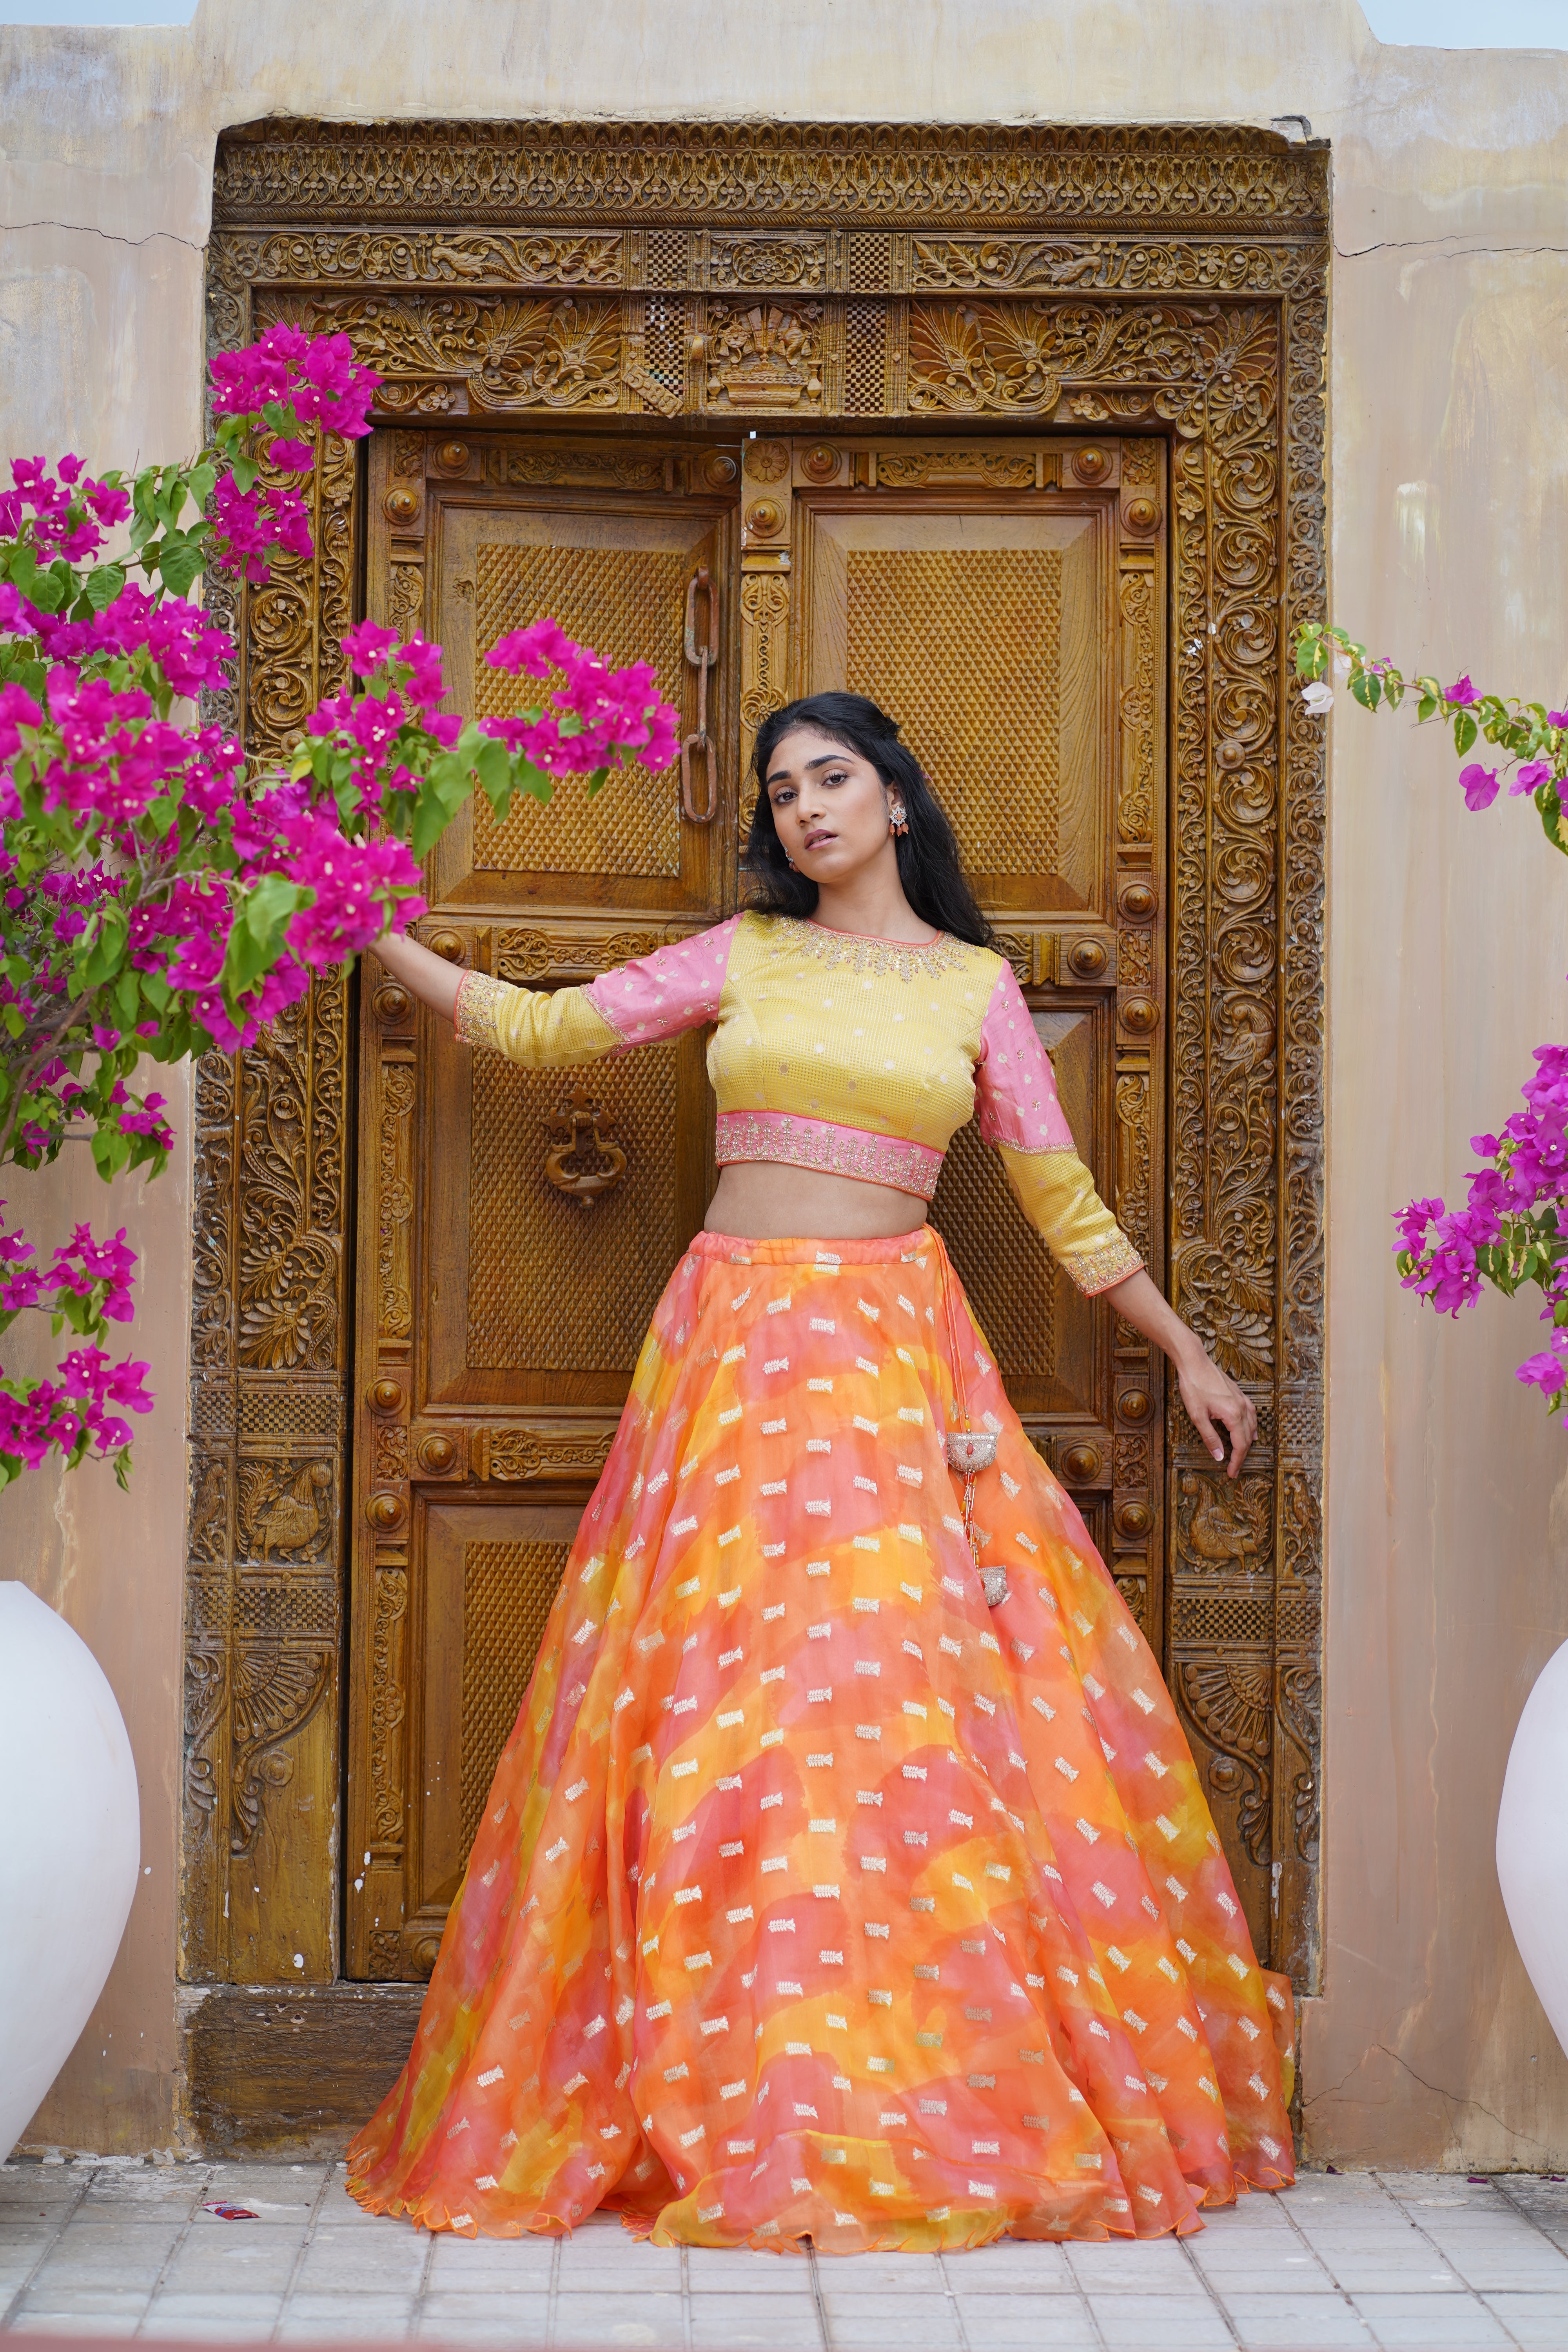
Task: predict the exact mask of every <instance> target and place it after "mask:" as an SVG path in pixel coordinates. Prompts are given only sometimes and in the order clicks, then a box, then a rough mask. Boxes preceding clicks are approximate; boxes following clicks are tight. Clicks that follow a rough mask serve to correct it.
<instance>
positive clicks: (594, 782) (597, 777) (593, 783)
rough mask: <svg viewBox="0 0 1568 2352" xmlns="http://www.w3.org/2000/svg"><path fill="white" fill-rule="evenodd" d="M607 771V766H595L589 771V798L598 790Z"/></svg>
mask: <svg viewBox="0 0 1568 2352" xmlns="http://www.w3.org/2000/svg"><path fill="white" fill-rule="evenodd" d="M608 774H609V770H608V768H595V769H593V770H592V771H591V772H590V773H589V776H588V797H589V799H590V800H592V799H593V797H594V794H595V793H596V792H597V791H598V790H599V787H600V786H601V785H602V784H603V782H604V781H605V777H606V776H607V775H608Z"/></svg>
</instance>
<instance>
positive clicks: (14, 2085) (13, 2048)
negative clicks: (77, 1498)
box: [0, 1583, 142, 2161]
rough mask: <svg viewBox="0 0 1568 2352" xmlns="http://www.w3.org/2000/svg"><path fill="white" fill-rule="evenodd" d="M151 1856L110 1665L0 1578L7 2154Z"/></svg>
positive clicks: (70, 2038)
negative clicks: (107, 1673) (145, 1854)
mask: <svg viewBox="0 0 1568 2352" xmlns="http://www.w3.org/2000/svg"><path fill="white" fill-rule="evenodd" d="M141 1861H142V1829H141V1817H140V1810H139V1807H138V1804H137V1800H136V1765H135V1760H134V1759H133V1758H132V1753H131V1742H130V1740H129V1739H128V1738H126V1734H125V1725H124V1722H123V1720H122V1719H121V1713H120V1709H119V1707H118V1706H116V1705H115V1701H114V1693H113V1692H112V1691H111V1690H110V1687H109V1685H108V1683H107V1681H106V1680H105V1679H104V1675H103V1671H102V1668H101V1667H100V1665H99V1663H98V1660H97V1659H96V1658H95V1657H94V1656H93V1654H92V1652H91V1651H90V1650H89V1648H88V1646H87V1644H86V1643H85V1642H83V1641H80V1640H79V1638H78V1636H77V1635H76V1634H75V1633H72V1632H71V1629H70V1627H69V1626H68V1624H67V1623H66V1622H65V1620H64V1618H63V1617H58V1616H57V1615H56V1614H55V1612H54V1611H53V1610H52V1609H48V1608H46V1607H45V1605H44V1603H43V1602H42V1601H39V1600H37V1598H36V1597H35V1595H34V1594H32V1593H31V1592H29V1591H27V1589H26V1585H22V1584H12V1583H0V2161H3V2160H4V2158H5V2157H7V2156H9V2154H10V2153H11V2150H12V2148H13V2147H15V2146H16V2140H17V2138H18V2137H19V2135H20V2134H21V2132H22V2131H23V2130H24V2129H25V2128H26V2125H27V2123H28V2121H29V2119H30V2118H31V2116H33V2115H34V2113H35V2112H36V2110H37V2107H38V2105H39V2104H40V2102H41V2101H42V2099H43V2096H44V2094H45V2092H46V2091H47V2089H48V2087H49V2085H50V2084H51V2083H52V2082H53V2081H54V2079H55V2076H56V2075H57V2074H58V2073H59V2071H60V2068H61V2067H62V2066H63V2065H64V2064H65V2062H66V2060H67V2058H68V2056H69V2055H70V2053H71V2049H72V2047H73V2045H74V2044H75V2042H76V2039H77V2036H78V2035H79V2033H80V2032H81V2030H82V2027H83V2026H84V2025H85V2024H86V2023H87V2021H88V2019H89V2017H90V2015H91V2014H92V2008H93V2003H94V2002H95V2001H96V2000H97V1999H98V1996H99V1994H100V1992H101V1991H102V1990H103V1987H104V1984H105V1981H106V1980H107V1979H108V1976H109V1971H110V1967H111V1966H112V1964H113V1960H114V1955H115V1953H116V1952H117V1951H118V1949H119V1948H120V1938H121V1935H122V1934H123V1932H124V1928H125V1922H126V1919H127V1917H128V1916H129V1914H130V1910H131V1898H132V1895H134V1894H135V1892H136V1876H137V1872H138V1870H139V1868H140V1866H141Z"/></svg>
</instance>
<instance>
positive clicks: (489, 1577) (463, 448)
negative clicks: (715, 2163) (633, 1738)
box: [347, 432, 740, 1978]
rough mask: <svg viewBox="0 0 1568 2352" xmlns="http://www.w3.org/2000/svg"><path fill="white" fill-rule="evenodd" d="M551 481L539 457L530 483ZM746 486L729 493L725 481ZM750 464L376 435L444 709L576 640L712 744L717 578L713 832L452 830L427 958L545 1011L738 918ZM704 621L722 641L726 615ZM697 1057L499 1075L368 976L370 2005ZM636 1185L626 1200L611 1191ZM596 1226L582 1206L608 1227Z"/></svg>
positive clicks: (383, 499)
mask: <svg viewBox="0 0 1568 2352" xmlns="http://www.w3.org/2000/svg"><path fill="white" fill-rule="evenodd" d="M524 457H526V462H524ZM726 466H727V467H728V468H729V473H728V477H727V478H728V480H730V481H731V482H734V481H736V480H737V479H738V477H739V471H740V464H739V452H738V451H737V452H736V453H735V455H734V456H733V457H726V456H725V455H724V453H722V452H715V451H711V450H710V451H708V452H707V453H706V454H705V453H704V452H703V451H701V450H693V449H691V448H689V447H685V448H673V449H672V448H670V447H667V446H658V445H651V446H647V447H645V446H643V445H640V444H619V443H618V444H616V445H615V447H614V449H613V450H607V449H606V448H605V446H604V445H598V446H594V445H592V444H588V443H585V442H583V441H578V440H573V439H570V438H567V437H563V438H562V439H561V440H560V441H558V442H547V441H543V440H539V441H532V442H531V443H530V444H529V446H528V448H527V451H526V453H520V452H518V451H517V450H516V448H515V447H511V446H508V445H507V444H505V443H502V442H499V441H486V440H476V441H474V442H471V443H468V442H456V441H452V440H450V439H447V438H442V437H438V436H435V435H429V436H420V435H415V434H409V433H404V432H399V433H397V434H395V435H392V436H376V439H375V441H374V443H373V446H372V451H371V484H372V495H371V512H372V515H373V517H374V519H375V521H374V532H373V540H372V546H371V554H370V580H369V590H370V593H369V597H368V603H369V605H370V609H371V612H372V614H373V616H374V617H376V618H385V619H388V620H394V619H395V620H397V621H398V622H400V623H401V625H403V626H404V627H405V629H407V628H411V627H412V626H413V625H416V622H417V623H419V624H420V625H423V626H424V627H425V629H426V634H427V635H430V636H432V637H433V638H435V639H437V641H438V642H439V643H440V644H441V645H442V646H443V648H444V650H445V656H446V666H447V680H448V684H449V687H450V689H451V690H450V695H449V698H448V702H449V707H450V708H452V709H460V710H462V711H464V712H466V713H470V714H475V715H480V716H483V715H489V714H495V713H500V712H513V711H516V710H519V709H523V708H525V707H527V705H529V704H530V703H532V702H534V701H537V700H538V699H539V698H540V697H541V696H542V694H544V693H547V692H548V691H549V690H550V688H551V683H552V682H551V681H550V680H548V679H547V680H544V681H535V680H532V679H521V680H518V679H511V678H508V677H505V676H504V675H502V674H501V673H500V672H498V671H495V670H492V669H490V668H489V667H488V666H487V665H486V663H485V661H484V659H483V656H484V654H485V653H486V651H487V650H488V649H489V647H490V646H493V645H494V644H495V642H496V640H497V638H498V637H500V636H501V635H505V634H506V633H507V632H508V631H509V630H511V629H514V628H520V627H523V626H526V625H527V624H528V623H529V622H531V621H532V620H534V619H536V618H537V617H538V616H539V614H541V613H546V612H548V613H552V614H553V615H554V617H555V618H556V619H557V620H559V621H560V622H561V624H562V625H563V627H564V628H565V629H566V631H567V633H568V634H569V635H573V636H575V637H577V638H579V639H580V640H582V641H585V642H587V643H590V644H592V645H594V646H596V647H597V648H598V650H599V651H600V652H601V653H603V654H605V656H606V657H607V658H609V659H610V660H612V661H613V662H616V663H617V664H620V663H626V662H629V661H633V660H637V659H645V660H650V661H652V662H653V663H655V665H656V666H657V667H658V673H659V685H660V688H661V690H662V691H663V692H664V694H665V696H666V698H668V699H669V700H671V701H674V702H675V703H677V705H678V706H679V709H681V712H682V721H683V729H684V730H685V731H688V732H689V730H691V729H692V728H693V727H694V726H695V725H696V723H697V686H696V673H695V671H694V669H693V668H692V667H691V666H690V665H689V664H688V663H687V661H686V659H685V655H684V621H685V608H686V596H687V586H688V583H689V581H690V580H691V578H692V577H693V575H694V574H695V573H696V572H697V571H698V570H699V568H700V567H705V568H706V569H707V571H708V573H709V577H710V580H712V581H714V582H715V583H717V587H718V597H719V610H720V620H721V625H720V630H719V635H720V659H719V664H718V668H717V672H716V674H715V676H714V677H713V678H712V679H711V680H710V688H709V698H708V718H709V728H710V736H711V738H712V740H713V743H714V751H715V761H716V771H717V773H718V775H719V777H720V779H721V784H722V787H723V789H722V791H721V795H720V803H719V808H718V812H717V815H716V818H715V821H714V823H713V824H710V825H703V824H693V823H692V822H690V821H689V819H688V818H687V817H686V816H684V815H683V814H682V812H681V806H680V799H679V775H678V773H676V772H666V773H665V774H663V775H657V776H656V775H650V774H648V773H647V772H646V771H644V770H642V769H640V768H635V767H634V768H631V769H626V770H617V771H616V772H615V773H614V774H613V775H612V777H611V778H610V780H609V782H607V783H606V784H605V787H604V789H603V791H602V792H601V793H599V794H598V795H596V796H595V797H593V798H590V796H589V795H588V793H587V792H586V790H585V788H584V784H583V783H582V782H577V781H573V782H568V783H566V784H564V785H562V786H560V787H559V788H558V789H557V792H556V794H555V796H554V798H553V799H552V802H551V803H550V804H549V805H548V807H544V808H541V807H540V806H539V805H538V804H537V803H534V802H533V801H531V800H527V799H524V800H522V801H521V802H520V803H517V804H516V805H514V807H513V809H512V811H511V812H510V814H509V815H508V817H507V819H506V821H505V822H504V823H502V824H498V823H497V822H496V821H495V819H494V818H493V816H492V815H491V814H490V813H489V810H488V808H480V809H478V810H471V811H470V812H469V813H468V814H467V815H466V816H465V818H464V819H463V820H462V821H461V822H460V823H459V824H456V825H454V826H452V827H451V828H450V830H449V832H448V835H447V837H446V838H445V839H444V840H443V842H442V843H441V845H439V847H438V848H437V852H436V854H435V855H434V856H433V857H432V859H431V860H430V865H429V869H428V882H427V895H428V898H429V900H430V911H429V914H428V916H427V917H426V919H425V921H424V922H423V923H422V925H421V926H420V930H421V936H422V937H424V938H425V939H426V940H427V941H428V942H429V943H430V944H432V945H433V946H435V948H436V949H437V952H439V953H440V954H443V955H445V956H447V957H448V958H449V959H450V960H451V961H453V962H455V963H458V964H464V965H468V966H469V967H471V968H472V969H474V970H476V971H486V972H489V973H493V974H495V975H497V976H498V977H500V978H502V979H506V980H511V981H515V982H520V983H521V984H522V985H525V986H529V987H536V988H537V987H542V988H550V987H555V986H561V985H567V984H572V983H574V982H583V981H586V980H589V979H591V978H592V977H593V976H594V974H595V972H597V971H606V970H608V969H609V968H610V967H611V966H612V965H614V964H616V963H618V962H622V961H625V960H626V958H627V957H628V956H634V955H638V954H646V953H647V951H648V950H650V949H652V948H654V947H656V946H658V944H659V943H660V942H661V941H662V940H665V939H668V938H679V937H681V936H683V935H686V934H688V933H689V932H691V931H693V930H695V929H699V928H700V927H701V926H702V925H704V924H706V923H709V922H711V921H713V920H714V919H716V918H718V917H720V916H721V915H722V914H724V913H726V912H728V911H729V907H730V905H731V903H732V900H733V895H734V846H735V832H736V804H735V800H736V796H735V767H734V759H733V751H734V744H733V734H734V725H735V720H734V703H735V699H736V697H735V690H734V679H735V667H736V665H735V642H736V635H735V629H734V613H733V604H732V600H730V599H728V598H727V597H726V595H725V593H724V592H725V571H724V567H725V565H726V563H731V564H732V562H733V559H734V553H735V543H736V539H737V532H736V528H735V518H734V499H733V497H732V496H731V497H729V498H727V497H726V496H725V494H724V482H725V479H726V476H725V472H724V468H725V467H726ZM706 618H707V615H706V613H705V612H704V613H703V614H700V625H701V624H702V623H704V622H705V621H706ZM703 1046H704V1039H703V1038H702V1036H701V1035H700V1034H693V1035H691V1036H689V1037H685V1038H680V1039H677V1040H674V1041H671V1042H669V1043H668V1044H665V1045H656V1046H653V1047H650V1048H648V1049H647V1051H645V1052H642V1053H639V1054H637V1055H628V1056H626V1057H625V1058H617V1059H616V1060H613V1061H610V1062H605V1063H595V1064H593V1065H591V1066H586V1067H584V1068H581V1069H566V1070H524V1069H521V1068H518V1067H515V1066H512V1065H510V1064H509V1063H506V1062H504V1061H502V1060H501V1059H500V1057H499V1056H496V1055H485V1054H473V1053H470V1052H469V1051H468V1049H467V1048H466V1047H462V1046H459V1045H458V1044H457V1042H456V1040H455V1039H454V1038H453V1036H452V1034H451V1031H450V1028H449V1026H448V1024H446V1023H443V1022H437V1021H435V1020H433V1019H431V1018H429V1017H428V1016H426V1015H425V1014H424V1013H418V1012H417V1011H416V1007H415V1006H414V1005H413V1004H412V1003H411V1002H410V1001H409V998H408V995H407V992H405V990H403V989H401V988H399V987H397V986H396V985H395V983H391V982H388V981H387V980H386V979H385V978H384V977H382V978H380V979H377V978H376V977H375V976H374V971H370V972H368V973H367V984H366V986H365V988H364V990H363V1007H362V1025H361V1057H360V1084H361V1133H362V1136H363V1139H364V1149H363V1175H362V1183H361V1192H360V1256H359V1301H358V1335H359V1336H358V1343H357V1344H358V1370H359V1378H358V1381H357V1383H356V1385H357V1387H358V1391H359V1397H360V1404H359V1411H358V1416H357V1423H356V1463H355V1486H356V1504H355V1519H354V1527H355V1537H354V1551H353V1633H352V1636H351V1639H352V1647H353V1661H352V1663H353V1675H352V1682H351V1701H350V1729H349V1754H350V1768H349V1787H348V1795H349V1841H350V1852H351V1853H353V1854H354V1855H356V1856H363V1862H362V1863H361V1864H359V1866H358V1868H357V1869H356V1870H355V1871H354V1872H353V1873H351V1874H350V1890H349V1897H348V1906H347V1911H348V1937H347V1947H348V1954H349V1967H350V1971H351V1973H353V1974H354V1975H356V1976H361V1977H365V1976H369V1977H376V1978H387V1977H391V1978H398V1977H403V1978H407V1977H419V1976H422V1975H426V1974H428V1972H429V1969H430V1967H431V1965H432V1963H433V1961H434V1958H435V1953H436V1949H437V1944H438V1942H439V1938H440V1932H441V1927H442V1923H443V1920H444V1917H445V1913H446V1908H447V1904H448V1903H449V1902H450V1900H451V1897H452V1895H453V1894H454V1892H455V1890H456V1887H457V1885H458V1880H459V1878H460V1876H461V1872H462V1866H463V1860H464V1857H465V1855H466V1853H467V1850H468V1843H469V1841H470V1839H471V1837H472V1833H473V1829H474V1824H475V1822H476V1820H477V1817H478V1808H479V1805H480V1804H481V1803H482V1801H483V1797H484V1791H485V1789H486V1788H487V1787H488V1785H489V1777H490V1774H491V1772H492V1771H493V1769H494V1766H495V1761H496V1759H497V1757H498V1756H499V1754H500V1748H501V1745H502V1743H503V1742H504V1739H505V1738H506V1736H507V1734H508V1732H509V1731H510V1728H511V1725H512V1722H513V1720H514V1718H515V1716H516V1712H517V1707H518V1704H519V1701H520V1700H521V1696H522V1693H523V1690H524V1688H525V1687H526V1685H527V1681H528V1677H529V1674H530V1673H531V1668H532V1664H533V1656H534V1652H535V1649H536V1647H537V1644H538V1641H539V1636H540V1633H541V1631H542V1626H543V1622H544V1617H545V1614H546V1613H547V1612H548V1608H549V1604H550V1601H551V1599H552V1596H553V1593H554V1591H555V1586H556V1584H557V1582H558V1580H559V1577H560V1571H561V1566H562V1563H563V1560H564V1559H565V1557H566V1552H567V1549H568V1547H569V1545H570V1543H571V1539H572V1536H573V1534H574V1530H575V1528H576V1524H577V1520H578V1518H579V1517H580V1516H581V1512H582V1509H583V1506H584V1502H585V1501H586V1498H587V1496H588V1494H589V1493H590V1492H591V1490H592V1486H593V1484H594V1481H595V1477H596V1475H597V1473H598V1471H599V1469H600V1467H601V1465H602V1464H603V1462H604V1459H605V1454H606V1453H607V1452H608V1449H609V1445H610V1442H611V1439H612V1437H613V1435H614V1433H615V1428H616V1420H617V1418H618V1415H619V1412H620V1410H621V1407H622V1405H623V1403H624V1402H625V1400H626V1394H627V1391H628V1389H629V1386H630V1382H631V1376H632V1371H633V1369H634V1367H635V1364H636V1361H637V1353H638V1350H639V1349H640V1347H641V1344H642V1340H643V1337H644V1334H645V1332H646V1329H647V1323H648V1319H649V1317H650V1315H651V1313H652V1311H653V1307H654V1306H655V1304H656V1302H657V1300H658V1296H659V1294H660V1292H661V1290H662V1289H663V1287H664V1285H665V1283H666V1281H667V1280H668V1275H669V1269H670V1267H671V1266H672V1265H674V1263H675V1261H676V1260H677V1258H678V1257H679V1254H680V1251H681V1249H682V1248H683V1247H684V1245H685V1244H686V1242H687V1241H688V1239H689V1236H690V1235H691V1234H692V1233H693V1232H695V1231H696V1229H697V1228H698V1227H699V1226H700V1223H701V1222H702V1218H703V1215H704V1213H705V1210H706V1205H707V1202H708V1200H709V1197H710V1193H711V1191H712V1184H713V1161H712V1111H711V1101H710V1093H709V1089H708V1085H707V1076H706V1072H705V1069H704V1066H703ZM606 1171H613V1172H615V1174H616V1181H615V1182H614V1183H613V1184H612V1185H611V1186H610V1188H609V1189H608V1190H598V1191H595V1190H584V1189H581V1187H582V1183H583V1180H585V1179H590V1178H592V1179H595V1180H597V1179H598V1178H601V1177H602V1176H603V1175H604V1174H605V1172H606ZM585 1203H586V1205H585Z"/></svg>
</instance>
